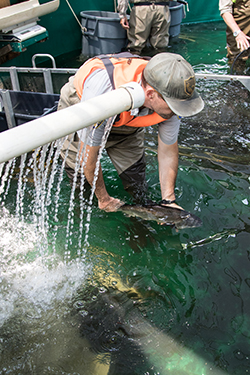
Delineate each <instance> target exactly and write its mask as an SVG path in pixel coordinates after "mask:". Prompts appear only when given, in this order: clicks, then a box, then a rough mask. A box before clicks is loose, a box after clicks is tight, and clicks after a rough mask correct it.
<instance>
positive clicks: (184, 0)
mask: <svg viewBox="0 0 250 375" xmlns="http://www.w3.org/2000/svg"><path fill="white" fill-rule="evenodd" d="M235 1H236V0H235ZM176 2H177V3H180V4H183V5H188V2H187V1H186V0H177V1H176ZM169 3H170V1H144V2H141V3H133V5H134V6H138V5H153V4H154V5H169Z"/></svg>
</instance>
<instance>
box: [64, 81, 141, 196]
mask: <svg viewBox="0 0 250 375" xmlns="http://www.w3.org/2000/svg"><path fill="white" fill-rule="evenodd" d="M77 103H80V99H79V97H78V95H77V93H76V90H75V87H74V84H73V77H71V78H70V79H69V82H68V83H67V84H66V85H64V86H63V88H62V89H61V95H60V100H59V103H58V110H61V109H63V108H67V107H69V106H71V105H74V104H77ZM79 142H81V141H80V139H79V137H78V135H77V133H72V134H70V135H69V136H68V137H67V139H66V141H65V142H64V144H63V147H62V149H61V157H62V159H63V160H64V159H65V157H66V155H67V159H66V161H65V163H66V166H65V170H66V172H67V174H68V176H69V178H70V179H73V176H74V170H75V165H76V159H77V154H78V150H79ZM105 149H106V151H107V153H108V155H109V157H110V159H111V161H112V163H113V165H114V167H115V169H116V170H117V173H118V175H119V177H120V178H121V180H122V183H123V186H124V188H125V189H126V190H128V191H129V192H130V193H131V194H132V195H133V196H134V198H135V200H136V201H138V202H139V201H140V202H142V201H143V200H144V198H145V194H146V190H147V186H146V177H145V171H146V162H145V155H144V128H134V127H129V126H120V127H117V128H116V127H113V128H112V130H111V132H110V134H109V137H108V140H107V143H106V146H105ZM104 177H105V176H104ZM79 178H80V172H79Z"/></svg>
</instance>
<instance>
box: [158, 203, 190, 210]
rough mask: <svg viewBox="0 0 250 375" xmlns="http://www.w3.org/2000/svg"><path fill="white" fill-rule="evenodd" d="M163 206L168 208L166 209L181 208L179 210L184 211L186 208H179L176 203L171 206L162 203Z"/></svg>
mask: <svg viewBox="0 0 250 375" xmlns="http://www.w3.org/2000/svg"><path fill="white" fill-rule="evenodd" d="M161 205H162V206H166V207H173V208H179V210H184V208H182V207H181V206H178V204H176V203H170V204H164V203H161Z"/></svg>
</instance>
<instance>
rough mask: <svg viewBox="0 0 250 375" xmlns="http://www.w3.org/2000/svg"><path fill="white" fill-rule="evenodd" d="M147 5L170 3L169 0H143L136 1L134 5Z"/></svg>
mask: <svg viewBox="0 0 250 375" xmlns="http://www.w3.org/2000/svg"><path fill="white" fill-rule="evenodd" d="M141 5H143V6H145V5H164V6H166V5H169V1H152V2H149V1H145V2H143V1H142V2H141V3H134V7H137V6H141Z"/></svg>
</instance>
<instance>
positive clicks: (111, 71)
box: [96, 52, 150, 90]
mask: <svg viewBox="0 0 250 375" xmlns="http://www.w3.org/2000/svg"><path fill="white" fill-rule="evenodd" d="M96 57H97V58H98V59H100V60H102V62H103V64H104V66H105V68H106V70H107V73H108V76H109V79H110V82H111V85H112V87H113V90H114V89H115V83H114V65H113V63H112V62H111V60H110V58H111V57H113V58H116V59H119V58H125V59H130V58H144V59H146V60H149V59H150V58H147V57H141V56H139V55H133V54H132V53H130V52H121V53H116V54H114V55H98V56H96Z"/></svg>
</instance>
